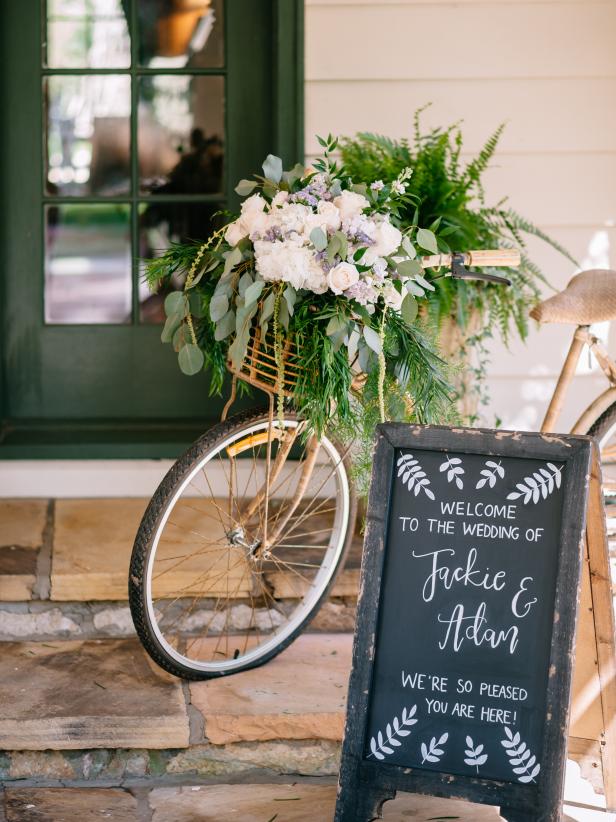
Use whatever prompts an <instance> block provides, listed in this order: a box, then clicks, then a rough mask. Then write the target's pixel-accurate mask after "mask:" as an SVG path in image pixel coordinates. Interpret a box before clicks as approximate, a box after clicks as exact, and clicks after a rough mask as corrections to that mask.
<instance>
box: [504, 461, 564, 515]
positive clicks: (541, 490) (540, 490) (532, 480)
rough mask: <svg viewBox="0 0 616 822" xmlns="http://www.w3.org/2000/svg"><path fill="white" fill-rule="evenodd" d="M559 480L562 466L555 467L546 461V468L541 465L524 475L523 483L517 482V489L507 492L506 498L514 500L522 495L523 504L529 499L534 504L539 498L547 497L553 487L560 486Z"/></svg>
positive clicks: (560, 479)
mask: <svg viewBox="0 0 616 822" xmlns="http://www.w3.org/2000/svg"><path fill="white" fill-rule="evenodd" d="M548 469H549V470H548ZM550 472H551V473H550ZM561 481H562V467H561V468H557V467H556V466H555V465H554V463H552V462H547V463H546V468H543V467H541V468H539V469H538V470H537V471H535V472H533V473H532V474H530V475H529V476H527V477H525V478H524V481H523V483H525V484H523V483H517V484H516V489H517V491H512V492H511V493H510V494H508V495H507V499H511V500H515V499H519V497H520V496H522V495H523V496H524V504H525V505H527V504H528V503H529V502H530V501H531V500H532V501H533V503H534V504H535V505H536V504H537V503H538V502H539V500H540V499H547V498H548V496H549V495H550V494H551V493H553V491H554V488H555V487H556V488H560V485H561Z"/></svg>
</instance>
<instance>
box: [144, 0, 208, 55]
mask: <svg viewBox="0 0 616 822" xmlns="http://www.w3.org/2000/svg"><path fill="white" fill-rule="evenodd" d="M222 6H223V3H222V0H139V2H138V4H137V13H138V18H139V43H140V49H139V50H140V64H141V65H142V66H149V67H150V68H184V67H185V66H195V67H198V68H218V67H220V66H222V65H223V62H224V32H223V20H222Z"/></svg>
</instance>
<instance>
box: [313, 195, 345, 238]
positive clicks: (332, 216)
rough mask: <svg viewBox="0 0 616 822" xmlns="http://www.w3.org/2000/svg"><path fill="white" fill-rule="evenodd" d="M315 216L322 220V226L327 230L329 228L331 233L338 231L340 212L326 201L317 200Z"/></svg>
mask: <svg viewBox="0 0 616 822" xmlns="http://www.w3.org/2000/svg"><path fill="white" fill-rule="evenodd" d="M317 214H318V215H319V216H320V217H321V218H322V219H323V224H324V225H325V226H326V227H327V228H331V230H332V231H338V229H339V228H340V223H341V218H340V212H339V211H338V209H337V208H336V206H335V205H334V203H330V202H328V201H327V200H319V204H318V206H317Z"/></svg>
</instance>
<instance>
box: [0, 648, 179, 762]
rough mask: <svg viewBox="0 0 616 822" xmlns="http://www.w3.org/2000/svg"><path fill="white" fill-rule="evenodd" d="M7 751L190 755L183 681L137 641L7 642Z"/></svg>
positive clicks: (0, 728) (0, 690)
mask: <svg viewBox="0 0 616 822" xmlns="http://www.w3.org/2000/svg"><path fill="white" fill-rule="evenodd" d="M1 651H2V662H3V664H2V666H0V704H1V705H2V714H1V715H0V749H4V750H10V751H15V750H30V751H32V750H45V749H55V750H65V749H79V748H153V749H156V748H182V747H187V746H188V744H189V722H188V713H187V707H186V700H185V697H184V693H183V690H182V684H181V683H180V682H179V680H177V679H175V678H174V677H171V676H170V675H168V674H166V673H165V672H164V671H162V670H160V669H158V668H156V667H155V666H154V665H153V663H150V661H149V658H148V657H147V656H146V654H145V653H144V651H143V649H142V648H141V646H140V645H139V643H137V642H136V641H134V640H133V641H130V640H108V641H102V640H90V641H87V642H78V641H67V642H52V643H47V642H37V643H35V642H29V643H19V642H7V643H3V644H2V647H1Z"/></svg>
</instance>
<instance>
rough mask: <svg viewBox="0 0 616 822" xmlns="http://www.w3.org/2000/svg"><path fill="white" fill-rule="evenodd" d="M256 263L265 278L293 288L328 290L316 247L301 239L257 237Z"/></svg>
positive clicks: (319, 292)
mask: <svg viewBox="0 0 616 822" xmlns="http://www.w3.org/2000/svg"><path fill="white" fill-rule="evenodd" d="M254 250H255V264H256V268H257V271H258V273H259V274H260V275H261V277H262V278H263V279H264V280H269V281H273V282H280V281H282V282H286V283H290V285H292V286H293V288H296V289H300V288H307V289H308V290H309V291H314V293H315V294H322V293H323V292H324V291H327V278H326V276H325V272H324V271H323V269H322V268H321V266H320V265H319V263H318V261H317V260H316V258H315V256H314V249H312V248H310V247H308V246H305V245H303V244H302V242H301V240H297V239H293V238H288V239H286V240H285V241H284V242H274V243H270V242H268V241H266V240H255V242H254Z"/></svg>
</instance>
